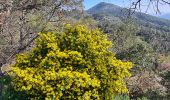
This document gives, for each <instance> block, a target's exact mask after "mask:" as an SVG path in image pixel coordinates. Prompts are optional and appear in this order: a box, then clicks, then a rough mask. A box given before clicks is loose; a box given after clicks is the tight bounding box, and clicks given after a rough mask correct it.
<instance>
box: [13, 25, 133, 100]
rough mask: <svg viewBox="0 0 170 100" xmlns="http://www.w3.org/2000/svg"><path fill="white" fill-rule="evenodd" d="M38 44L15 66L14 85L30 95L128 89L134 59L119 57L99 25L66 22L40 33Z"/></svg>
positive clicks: (94, 94) (106, 93) (74, 95)
mask: <svg viewBox="0 0 170 100" xmlns="http://www.w3.org/2000/svg"><path fill="white" fill-rule="evenodd" d="M36 44H37V46H36V47H35V48H33V49H32V51H31V52H28V53H25V54H19V55H18V56H17V58H16V63H15V64H14V65H13V66H12V71H13V73H14V74H15V75H14V80H13V84H14V88H15V90H17V91H26V93H27V94H28V95H29V98H31V99H80V100H89V99H102V98H105V99H107V98H109V97H110V96H111V95H113V94H115V95H116V94H120V93H121V94H122V93H127V92H128V90H127V88H126V84H125V82H124V78H125V77H129V76H130V75H131V74H130V73H129V70H130V69H131V68H132V65H133V64H132V63H131V62H122V61H121V60H117V59H116V58H115V56H114V54H113V53H112V52H110V51H108V49H109V48H110V46H111V45H112V44H111V42H110V41H108V40H107V36H106V35H104V34H102V32H101V31H100V30H99V29H91V30H89V29H88V27H86V26H83V25H74V26H71V25H69V24H68V25H66V26H65V28H64V29H63V32H54V33H51V32H48V33H39V38H38V39H37V42H36Z"/></svg>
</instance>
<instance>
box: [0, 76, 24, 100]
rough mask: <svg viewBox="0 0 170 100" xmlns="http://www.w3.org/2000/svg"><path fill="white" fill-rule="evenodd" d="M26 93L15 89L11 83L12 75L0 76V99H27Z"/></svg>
mask: <svg viewBox="0 0 170 100" xmlns="http://www.w3.org/2000/svg"><path fill="white" fill-rule="evenodd" d="M26 96H27V95H26V93H24V92H18V91H15V90H14V88H13V87H12V84H11V77H10V76H9V75H3V76H1V77H0V100H27V98H26Z"/></svg>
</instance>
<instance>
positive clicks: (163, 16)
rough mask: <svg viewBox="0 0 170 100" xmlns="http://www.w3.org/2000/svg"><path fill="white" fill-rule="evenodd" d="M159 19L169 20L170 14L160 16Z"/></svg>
mask: <svg viewBox="0 0 170 100" xmlns="http://www.w3.org/2000/svg"><path fill="white" fill-rule="evenodd" d="M160 17H161V18H165V19H169V20H170V13H168V14H164V15H161V16H160Z"/></svg>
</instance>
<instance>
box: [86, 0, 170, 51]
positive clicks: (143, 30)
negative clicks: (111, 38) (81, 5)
mask: <svg viewBox="0 0 170 100" xmlns="http://www.w3.org/2000/svg"><path fill="white" fill-rule="evenodd" d="M87 13H88V14H89V15H90V16H92V17H93V18H94V19H95V20H97V21H98V22H99V23H100V24H101V25H106V24H111V25H113V24H114V25H115V27H117V25H119V24H121V23H125V22H126V21H127V20H126V19H127V17H129V16H128V13H129V10H128V9H126V8H121V7H119V6H117V5H114V4H110V3H105V2H101V3H99V4H97V5H96V6H94V7H92V8H90V9H89V10H87ZM131 18H132V20H133V22H134V23H135V24H136V25H135V26H137V27H138V29H139V31H138V32H137V33H135V34H136V35H137V36H139V37H140V38H142V39H143V40H144V41H145V42H147V43H149V44H150V45H152V47H153V49H154V50H155V51H158V52H161V53H168V52H169V50H170V38H169V37H170V20H167V19H163V18H159V17H155V16H151V15H148V14H145V13H140V12H135V13H134V14H133V15H131ZM111 25H110V26H111ZM104 27H106V26H104ZM107 27H108V26H107ZM107 30H108V29H107ZM107 32H108V33H109V32H110V31H109V30H108V31H107Z"/></svg>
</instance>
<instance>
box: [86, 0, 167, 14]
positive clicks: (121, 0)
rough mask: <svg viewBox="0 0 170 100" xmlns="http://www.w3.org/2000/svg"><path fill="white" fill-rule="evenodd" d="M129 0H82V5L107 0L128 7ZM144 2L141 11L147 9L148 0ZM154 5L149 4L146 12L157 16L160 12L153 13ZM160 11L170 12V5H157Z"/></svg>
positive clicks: (105, 0) (91, 5)
mask: <svg viewBox="0 0 170 100" xmlns="http://www.w3.org/2000/svg"><path fill="white" fill-rule="evenodd" d="M130 1H133V0H84V6H85V9H86V10H87V9H89V8H91V7H93V6H94V5H96V4H98V3H100V2H108V3H113V4H115V5H119V6H121V7H126V8H128V7H129V6H130ZM144 1H145V2H144V3H143V6H142V7H141V9H142V12H145V11H146V9H147V6H146V5H147V4H148V2H147V1H148V0H144ZM154 8H155V7H153V6H150V8H149V9H148V11H147V13H149V14H151V15H156V16H159V15H160V14H156V13H155V9H154ZM159 8H160V11H161V15H163V14H166V13H170V6H169V5H165V4H163V5H160V6H159Z"/></svg>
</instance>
